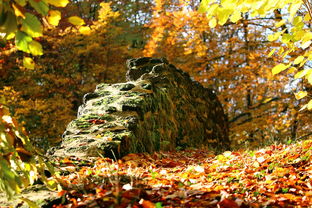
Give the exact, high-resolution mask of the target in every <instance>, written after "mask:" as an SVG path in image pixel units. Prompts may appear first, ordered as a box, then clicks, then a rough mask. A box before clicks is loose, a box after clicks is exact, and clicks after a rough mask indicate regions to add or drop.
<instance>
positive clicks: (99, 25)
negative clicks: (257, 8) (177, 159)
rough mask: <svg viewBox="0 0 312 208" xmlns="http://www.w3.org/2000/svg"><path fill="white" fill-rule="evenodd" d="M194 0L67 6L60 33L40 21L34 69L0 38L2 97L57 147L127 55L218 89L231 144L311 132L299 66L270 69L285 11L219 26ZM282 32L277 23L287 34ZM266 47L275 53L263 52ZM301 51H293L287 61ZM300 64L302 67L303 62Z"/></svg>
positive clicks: (36, 137)
mask: <svg viewBox="0 0 312 208" xmlns="http://www.w3.org/2000/svg"><path fill="white" fill-rule="evenodd" d="M199 4H200V1H198V0H170V1H164V0H156V1H149V0H147V1H146V0H144V1H143V0H123V1H118V0H112V1H96V0H88V1H76V0H73V1H71V2H70V3H69V4H68V5H67V7H65V8H61V9H59V10H60V11H61V12H62V19H60V22H59V25H58V26H57V27H55V26H53V25H51V24H49V23H47V22H43V24H44V32H43V34H44V35H43V36H42V37H37V38H36V40H37V41H38V42H40V43H41V45H42V47H43V51H44V54H43V55H41V56H32V55H31V56H30V57H32V58H33V59H34V60H35V67H34V66H33V65H31V66H30V67H29V66H28V67H27V68H26V67H25V64H24V65H23V57H24V53H23V52H21V51H17V50H16V48H15V47H14V44H13V42H10V41H7V42H4V41H2V42H1V44H0V47H1V49H0V50H1V52H0V55H1V60H0V66H1V67H0V76H1V80H0V93H1V95H2V96H4V97H5V99H6V102H7V103H8V105H9V106H10V111H11V113H12V114H13V115H14V116H16V117H17V118H18V121H19V122H20V123H21V124H23V126H24V127H25V128H26V130H27V132H29V135H30V138H31V139H32V140H33V141H37V143H38V144H39V143H40V144H43V143H46V144H48V143H50V144H55V143H57V142H59V141H60V139H61V135H62V133H63V132H64V129H65V127H66V125H67V124H68V123H69V121H71V120H72V119H74V118H75V116H76V112H77V109H78V106H79V105H80V104H81V102H82V96H83V95H84V94H85V93H87V92H91V91H93V89H94V87H95V85H96V84H98V83H102V82H106V83H112V82H120V81H123V79H124V77H125V76H124V74H125V70H126V67H125V61H126V60H127V59H129V58H133V57H140V56H152V57H166V58H167V59H168V60H169V61H170V62H171V63H173V64H174V65H176V66H177V67H179V68H181V69H183V70H184V71H187V72H189V73H190V74H191V76H192V77H193V78H194V79H195V80H198V81H199V82H201V83H202V84H203V85H204V86H206V87H209V88H213V89H214V91H215V92H216V93H217V95H218V97H219V99H220V101H221V102H222V104H223V107H224V110H225V112H226V113H227V115H228V118H229V122H230V129H231V133H230V139H231V141H232V142H233V147H239V148H241V147H247V146H248V147H250V146H251V145H252V146H253V147H256V146H259V145H265V144H268V143H272V142H274V141H283V142H286V141H290V140H296V139H303V138H306V137H307V136H309V135H311V120H312V116H311V112H310V111H307V110H303V111H299V109H300V108H301V107H302V105H303V104H305V103H306V102H307V99H301V100H296V98H295V96H294V93H296V92H299V91H301V90H305V91H308V92H309V95H311V85H310V86H309V85H308V83H307V81H306V80H303V79H294V74H295V73H296V72H297V70H288V71H286V72H283V73H280V74H278V75H275V76H273V75H272V72H271V70H272V68H273V67H274V66H276V65H277V64H279V63H282V60H283V57H281V54H283V52H284V48H285V50H286V47H285V46H284V45H285V44H284V43H283V42H281V41H278V40H277V39H275V40H271V41H268V39H267V35H270V34H273V33H274V32H278V31H279V30H280V29H281V28H277V27H275V25H276V23H279V22H281V20H282V18H285V15H284V14H283V12H284V11H283V10H281V9H276V10H274V12H272V13H270V14H269V15H266V16H265V17H259V16H256V17H252V15H250V13H246V14H244V16H242V18H241V19H240V20H238V21H237V22H236V23H232V22H230V21H228V22H226V23H224V24H223V25H222V26H220V25H216V23H215V22H213V21H208V18H207V16H206V15H205V13H202V11H200V10H199V9H198V8H199ZM299 12H303V13H304V12H306V11H299ZM70 16H79V17H82V18H83V20H84V22H85V23H81V24H80V26H79V24H78V26H73V25H71V24H69V23H68V21H67V18H68V17H70ZM306 24H307V26H309V24H310V23H309V22H306ZM287 27H288V25H287V24H284V25H282V29H283V30H284V32H285V31H286V33H289V32H290V31H288V30H290V29H289V28H287ZM272 49H273V50H276V53H274V54H272V53H271V54H270V55H269V56H268V54H269V53H270V51H272ZM307 50H308V48H306V49H300V48H299V49H298V50H294V51H292V52H291V53H289V54H288V59H289V60H290V61H293V60H294V59H295V58H297V56H298V55H300V54H303V53H304V52H305V51H307ZM272 52H273V51H272ZM32 64H34V63H32ZM297 66H298V68H297V69H298V70H300V69H303V67H309V62H305V65H303V64H301V65H300V66H299V64H297ZM47 146H48V145H46V146H45V147H47Z"/></svg>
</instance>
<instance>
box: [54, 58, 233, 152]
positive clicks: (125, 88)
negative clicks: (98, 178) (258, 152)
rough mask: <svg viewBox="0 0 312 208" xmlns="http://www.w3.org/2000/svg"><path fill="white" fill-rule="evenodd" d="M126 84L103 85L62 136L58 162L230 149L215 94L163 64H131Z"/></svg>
mask: <svg viewBox="0 0 312 208" xmlns="http://www.w3.org/2000/svg"><path fill="white" fill-rule="evenodd" d="M127 67H128V72H127V75H126V78H127V82H126V83H118V84H99V85H98V86H97V87H96V90H95V91H94V92H93V93H88V94H86V95H85V96H84V97H83V105H82V106H80V108H79V110H78V117H77V119H75V120H73V121H72V122H71V123H70V124H69V125H68V127H67V130H66V131H65V133H64V135H63V141H62V144H61V147H60V148H59V149H58V150H57V151H55V153H54V155H56V156H70V155H74V156H99V155H103V156H108V157H117V158H118V157H121V156H123V155H126V154H128V153H135V152H153V151H158V150H173V149H176V148H186V147H204V146H208V147H209V148H212V149H215V150H218V151H222V150H226V149H228V148H229V146H230V142H229V139H228V124H227V118H226V116H225V114H224V112H223V109H222V106H221V104H220V102H219V101H218V99H217V97H216V95H215V94H214V93H213V91H212V90H210V89H207V88H204V87H203V86H202V85H201V84H200V83H198V82H196V81H192V79H191V78H190V76H189V75H188V74H187V73H185V72H183V71H182V70H180V69H177V68H176V67H175V66H173V65H171V64H169V63H168V62H167V60H165V59H154V58H148V57H144V58H138V59H131V60H128V62H127Z"/></svg>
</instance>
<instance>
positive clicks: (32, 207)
mask: <svg viewBox="0 0 312 208" xmlns="http://www.w3.org/2000/svg"><path fill="white" fill-rule="evenodd" d="M20 199H21V200H22V201H24V202H26V203H27V205H28V206H29V208H39V206H38V205H37V204H36V203H35V202H34V201H31V200H30V199H27V198H24V197H21V198H20Z"/></svg>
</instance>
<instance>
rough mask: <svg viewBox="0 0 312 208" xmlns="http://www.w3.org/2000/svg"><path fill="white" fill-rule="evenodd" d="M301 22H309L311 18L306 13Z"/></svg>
mask: <svg viewBox="0 0 312 208" xmlns="http://www.w3.org/2000/svg"><path fill="white" fill-rule="evenodd" d="M303 20H304V21H306V22H308V21H310V20H311V16H310V14H309V12H307V14H306V15H305V16H304V18H303Z"/></svg>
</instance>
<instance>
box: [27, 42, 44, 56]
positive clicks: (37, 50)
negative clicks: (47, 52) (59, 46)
mask: <svg viewBox="0 0 312 208" xmlns="http://www.w3.org/2000/svg"><path fill="white" fill-rule="evenodd" d="M28 48H29V51H30V53H31V54H33V55H35V56H41V55H42V54H43V50H42V45H41V44H40V43H39V42H37V41H35V40H32V41H31V42H30V43H29V44H28Z"/></svg>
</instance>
